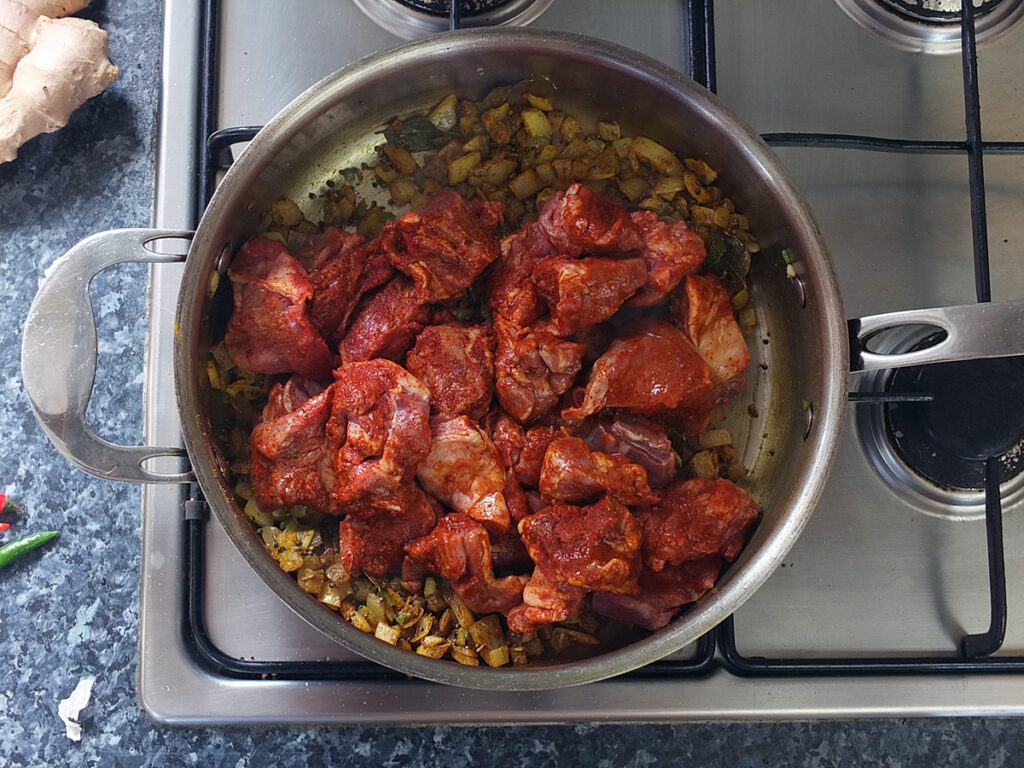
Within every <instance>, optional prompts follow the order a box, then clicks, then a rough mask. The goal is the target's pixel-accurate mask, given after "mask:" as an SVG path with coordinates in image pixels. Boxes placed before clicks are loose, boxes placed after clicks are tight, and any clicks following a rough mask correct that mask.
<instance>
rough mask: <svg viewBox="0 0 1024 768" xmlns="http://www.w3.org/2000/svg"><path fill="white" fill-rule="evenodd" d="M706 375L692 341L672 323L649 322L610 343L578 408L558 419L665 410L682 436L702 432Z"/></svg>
mask: <svg viewBox="0 0 1024 768" xmlns="http://www.w3.org/2000/svg"><path fill="white" fill-rule="evenodd" d="M711 397H712V389H711V377H710V374H709V372H708V366H707V363H705V362H704V360H703V359H702V358H701V356H700V354H699V353H698V352H697V349H696V347H694V346H693V343H692V342H690V340H689V339H687V338H686V336H685V335H684V334H683V333H682V332H681V331H680V330H679V329H678V328H676V327H675V326H674V325H672V324H671V323H667V322H664V321H661V320H652V321H649V322H647V323H646V324H644V325H643V326H641V327H640V328H639V329H637V330H635V331H633V332H632V333H630V334H629V335H626V336H623V337H621V338H619V339H616V340H615V341H614V342H612V344H611V346H610V347H609V348H608V351H607V352H605V353H604V354H603V355H601V357H600V358H598V360H597V362H596V363H594V367H593V369H592V370H591V373H590V379H589V380H588V382H587V390H586V396H585V398H584V400H583V404H582V405H581V406H580V407H578V408H569V409H566V410H564V411H563V412H562V416H563V417H564V418H566V419H569V420H574V421H575V420H582V419H584V418H586V417H587V416H590V415H592V414H594V413H597V412H598V411H600V410H602V409H604V408H624V409H626V410H628V411H632V412H634V413H639V414H645V415H650V414H661V415H662V416H663V417H664V416H665V413H664V412H666V411H668V412H670V414H668V415H669V416H670V417H671V418H673V420H675V421H677V422H679V423H680V424H681V425H682V426H683V427H684V428H685V429H686V431H687V432H699V431H703V430H704V429H706V428H707V419H708V416H709V415H710V413H711Z"/></svg>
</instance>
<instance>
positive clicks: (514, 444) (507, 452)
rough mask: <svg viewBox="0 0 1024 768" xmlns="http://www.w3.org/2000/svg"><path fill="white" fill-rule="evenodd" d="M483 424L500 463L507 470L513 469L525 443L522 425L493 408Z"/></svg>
mask: <svg viewBox="0 0 1024 768" xmlns="http://www.w3.org/2000/svg"><path fill="white" fill-rule="evenodd" d="M484 423H485V425H486V426H487V431H488V432H490V434H491V440H492V442H493V443H494V447H495V448H497V449H498V453H499V454H500V455H501V463H502V464H504V465H505V466H506V467H508V468H509V469H512V468H514V467H515V466H516V464H518V463H519V456H520V455H521V453H522V450H523V444H524V443H525V441H526V432H525V431H524V430H523V427H522V425H521V424H520V423H519V422H517V421H516V420H515V419H512V418H510V417H509V415H508V414H507V413H505V412H504V411H503V410H501V409H500V408H495V409H494V410H493V411H491V412H490V413H489V414H487V420H486V421H485V422H484Z"/></svg>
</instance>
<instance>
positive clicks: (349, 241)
mask: <svg viewBox="0 0 1024 768" xmlns="http://www.w3.org/2000/svg"><path fill="white" fill-rule="evenodd" d="M365 247H366V238H364V237H363V236H362V235H358V234H356V233H355V232H345V231H344V230H342V229H338V228H337V227H327V228H326V229H325V230H324V231H323V232H321V233H319V234H316V235H310V236H309V238H308V239H307V240H306V242H305V244H304V245H303V246H302V247H301V248H300V249H299V250H297V251H296V252H295V258H296V259H297V260H298V262H299V263H300V264H301V265H302V268H303V269H305V270H306V271H307V272H308V273H309V274H310V275H311V276H312V274H313V273H314V272H316V271H317V270H318V269H322V268H323V267H324V266H325V265H326V264H327V263H328V262H330V261H333V260H334V259H336V258H337V257H338V256H339V255H345V254H348V253H350V252H357V251H360V250H362V249H364V248H365ZM351 263H353V264H356V266H358V267H361V266H362V265H361V264H359V263H358V262H354V261H353V262H351ZM355 276H356V277H359V274H358V271H357V273H356V275H355Z"/></svg>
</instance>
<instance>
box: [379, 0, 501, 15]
mask: <svg viewBox="0 0 1024 768" xmlns="http://www.w3.org/2000/svg"><path fill="white" fill-rule="evenodd" d="M398 2H399V3H401V4H402V5H406V6H408V7H409V8H411V9H412V10H414V11H423V12H424V13H433V14H434V15H437V16H448V14H449V13H450V12H451V2H450V0H398ZM507 2H508V0H462V2H461V3H460V6H461V7H460V10H461V13H462V16H464V17H468V16H473V15H476V14H478V13H484V12H485V11H491V10H494V9H495V8H497V7H498V6H501V5H505V4H506V3H507Z"/></svg>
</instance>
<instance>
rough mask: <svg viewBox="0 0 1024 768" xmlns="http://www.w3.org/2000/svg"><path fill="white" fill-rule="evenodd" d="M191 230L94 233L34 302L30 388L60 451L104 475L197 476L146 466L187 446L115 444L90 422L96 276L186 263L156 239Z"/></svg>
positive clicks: (28, 330) (26, 370)
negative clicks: (133, 265)
mask: <svg viewBox="0 0 1024 768" xmlns="http://www.w3.org/2000/svg"><path fill="white" fill-rule="evenodd" d="M192 234H193V233H192V232H184V231H172V230H156V229H120V230H112V231H110V232H102V233H100V234H98V235H93V236H92V237H88V238H86V239H85V240H82V241H81V242H80V243H78V244H77V245H75V246H74V247H72V248H71V250H69V251H68V252H67V253H65V254H64V255H63V256H61V257H60V258H59V259H57V261H56V262H54V264H53V266H52V267H51V269H50V271H49V273H48V274H47V276H46V279H45V281H44V282H43V285H42V287H41V288H40V289H39V292H38V293H37V294H36V297H35V300H34V301H33V302H32V306H31V308H30V309H29V312H28V318H27V319H26V321H25V331H24V335H23V337H22V344H21V376H22V381H23V382H24V385H25V393H26V394H27V395H28V399H29V402H30V403H31V404H32V409H33V410H34V411H35V414H36V418H37V419H38V420H39V423H40V424H41V425H42V427H43V431H45V432H46V435H47V437H49V438H50V440H51V441H52V442H53V444H54V445H55V446H56V447H57V450H58V451H60V452H61V453H62V454H63V455H64V456H65V457H67V458H68V459H69V460H70V461H71V462H72V463H73V464H75V465H76V466H78V467H80V468H81V469H84V470H85V471H86V472H89V473H91V474H94V475H97V476H98V477H103V478H106V479H109V480H124V481H128V482H144V483H158V482H159V483H167V482H189V481H191V480H192V479H193V476H192V473H191V472H180V473H168V474H164V473H160V472H155V471H150V470H148V469H146V468H145V467H144V466H143V462H146V461H149V460H151V459H155V458H158V457H162V456H170V457H177V458H182V457H184V456H186V453H185V451H184V450H183V449H182V448H180V447H177V446H175V447H155V446H133V447H130V446H121V445H115V444H113V443H109V442H107V441H106V440H104V439H102V438H101V437H99V436H98V435H96V434H95V433H94V432H93V431H92V430H91V429H89V427H88V425H87V424H86V423H85V411H86V408H87V407H88V405H89V397H90V396H91V394H92V388H93V383H94V379H95V376H96V360H97V347H96V319H95V317H94V316H93V311H92V302H91V301H90V299H89V283H90V281H91V280H92V278H93V277H95V276H96V275H97V274H98V273H99V272H101V271H102V270H104V269H106V268H107V267H110V266H113V265H114V264H120V263H127V262H149V263H154V264H168V263H173V262H180V261H182V260H183V259H184V256H183V255H168V254H159V253H155V252H154V251H153V250H152V249H151V247H150V246H151V244H152V243H153V242H154V241H157V240H163V239H168V238H173V239H178V240H180V239H191V237H192Z"/></svg>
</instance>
